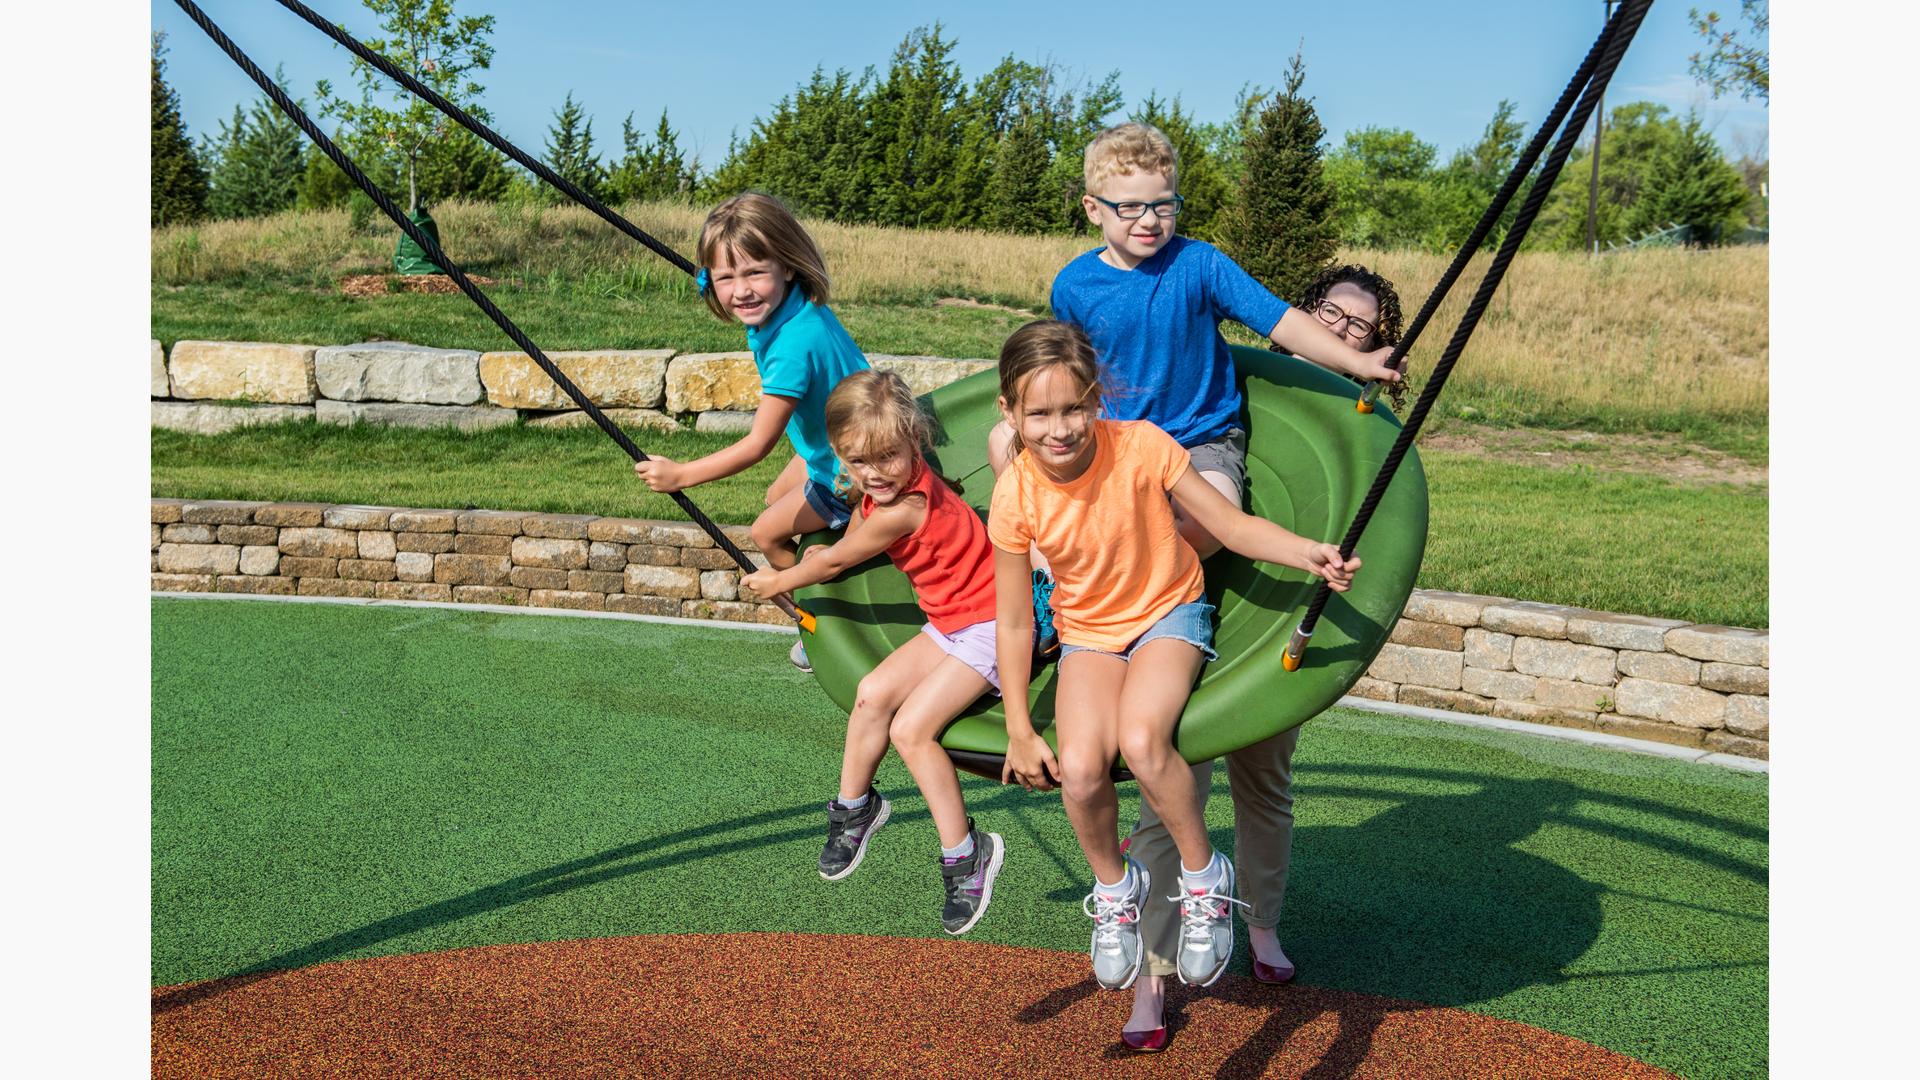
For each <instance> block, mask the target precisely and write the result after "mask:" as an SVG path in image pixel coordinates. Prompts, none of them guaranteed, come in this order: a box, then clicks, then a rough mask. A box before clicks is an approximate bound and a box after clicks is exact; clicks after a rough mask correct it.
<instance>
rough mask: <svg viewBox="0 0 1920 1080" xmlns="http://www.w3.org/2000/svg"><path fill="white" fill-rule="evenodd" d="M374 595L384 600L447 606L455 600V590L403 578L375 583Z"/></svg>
mask: <svg viewBox="0 0 1920 1080" xmlns="http://www.w3.org/2000/svg"><path fill="white" fill-rule="evenodd" d="M373 595H375V596H377V597H379V598H380V599H382V600H429V601H435V602H438V603H442V604H445V603H449V602H451V601H452V600H453V588H452V587H451V586H448V585H435V584H434V583H432V582H430V581H415V580H412V579H410V578H405V577H403V578H401V580H399V581H381V582H377V583H375V584H374V586H373Z"/></svg>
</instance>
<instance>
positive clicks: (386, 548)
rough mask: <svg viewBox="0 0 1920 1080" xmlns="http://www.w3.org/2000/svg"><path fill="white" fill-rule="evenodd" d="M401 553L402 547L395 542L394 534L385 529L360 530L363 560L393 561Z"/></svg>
mask: <svg viewBox="0 0 1920 1080" xmlns="http://www.w3.org/2000/svg"><path fill="white" fill-rule="evenodd" d="M399 553H400V546H399V544H398V543H396V542H395V540H394V534H393V533H390V532H387V531H386V530H385V529H362V530H360V557H361V558H363V559H387V560H391V559H392V558H393V557H394V556H395V555H397V554H399Z"/></svg>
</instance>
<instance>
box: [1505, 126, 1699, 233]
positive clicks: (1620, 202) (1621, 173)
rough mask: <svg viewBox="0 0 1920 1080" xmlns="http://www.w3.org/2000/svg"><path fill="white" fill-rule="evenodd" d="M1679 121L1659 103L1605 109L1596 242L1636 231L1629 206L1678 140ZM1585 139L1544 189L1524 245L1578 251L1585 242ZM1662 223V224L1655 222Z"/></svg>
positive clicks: (1589, 174) (1587, 177)
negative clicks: (1544, 195) (1548, 189)
mask: <svg viewBox="0 0 1920 1080" xmlns="http://www.w3.org/2000/svg"><path fill="white" fill-rule="evenodd" d="M1680 133H1681V124H1680V121H1679V120H1677V119H1675V118H1674V117H1673V116H1672V114H1670V113H1669V112H1668V111H1667V107H1666V106H1664V105H1656V104H1654V103H1653V102H1650V101H1630V102H1628V103H1626V104H1624V105H1620V106H1616V107H1615V108H1613V109H1610V110H1608V113H1607V126H1606V138H1605V142H1604V144H1603V146H1602V149H1601V153H1600V194H1599V198H1598V200H1597V205H1596V207H1595V216H1594V220H1595V235H1596V236H1597V237H1598V238H1599V240H1600V243H1602V244H1603V245H1604V244H1617V243H1624V242H1626V241H1629V240H1633V239H1635V238H1637V237H1638V236H1640V235H1641V233H1640V232H1639V231H1637V228H1636V226H1637V224H1638V221H1639V217H1638V216H1636V213H1635V209H1634V208H1635V206H1636V205H1637V204H1638V203H1639V201H1640V199H1641V197H1642V195H1643V194H1645V192H1646V191H1647V190H1648V188H1647V180H1648V177H1649V174H1650V173H1651V171H1652V169H1653V163H1654V161H1655V160H1656V159H1658V158H1659V157H1660V156H1661V155H1662V154H1664V153H1665V152H1666V148H1667V146H1668V145H1669V144H1670V143H1672V142H1674V141H1676V140H1678V139H1679V138H1680ZM1592 152H1593V147H1592V145H1591V144H1590V143H1589V144H1587V145H1583V146H1579V147H1576V148H1575V149H1574V152H1573V154H1572V155H1571V156H1570V157H1568V158H1567V164H1566V166H1565V167H1564V168H1562V169H1561V170H1560V179H1559V181H1558V182H1557V183H1555V184H1554V185H1553V190H1552V191H1551V192H1549V193H1548V195H1547V201H1546V203H1545V205H1544V206H1542V207H1541V209H1540V217H1539V218H1538V219H1537V220H1536V221H1535V222H1534V224H1533V228H1532V229H1531V230H1529V231H1528V233H1527V241H1526V246H1527V247H1529V248H1543V249H1548V250H1555V251H1582V250H1584V249H1585V248H1586V242H1587V192H1588V190H1589V188H1590V186H1591V177H1592V175H1593V170H1592V166H1591V164H1590V163H1589V162H1588V160H1587V157H1588V155H1589V154H1591V153H1592ZM1658 224H1659V225H1662V226H1664V225H1665V224H1666V222H1664V221H1662V222H1659V223H1658Z"/></svg>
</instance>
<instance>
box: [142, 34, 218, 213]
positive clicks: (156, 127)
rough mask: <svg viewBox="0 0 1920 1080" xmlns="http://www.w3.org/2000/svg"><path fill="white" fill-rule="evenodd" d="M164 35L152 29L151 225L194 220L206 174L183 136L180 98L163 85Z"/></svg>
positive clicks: (203, 203) (201, 209) (202, 204)
mask: <svg viewBox="0 0 1920 1080" xmlns="http://www.w3.org/2000/svg"><path fill="white" fill-rule="evenodd" d="M166 40H167V34H166V31H164V30H156V31H154V34H153V39H152V42H151V45H150V48H151V57H150V66H151V69H152V73H153V150H152V156H151V157H150V158H149V159H148V161H149V164H150V165H151V166H152V169H153V173H152V181H151V183H150V185H149V195H150V198H151V200H152V204H153V205H152V212H151V214H150V215H149V224H150V225H151V226H152V227H154V228H159V227H160V226H162V225H172V224H175V223H178V222H183V221H194V220H197V219H199V218H200V217H202V216H204V215H205V214H206V211H207V174H206V170H205V169H203V168H202V167H201V164H200V159H199V158H198V157H197V156H195V155H194V152H193V143H192V142H191V141H189V140H188V139H187V129H186V125H185V124H184V123H182V122H181V120H180V97H179V95H177V94H175V93H174V92H173V87H171V86H169V85H167V80H166V70H167V62H166V61H165V60H164V59H162V57H164V56H165V55H166V52H167V49H166Z"/></svg>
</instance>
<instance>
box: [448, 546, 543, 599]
mask: <svg viewBox="0 0 1920 1080" xmlns="http://www.w3.org/2000/svg"><path fill="white" fill-rule="evenodd" d="M443 557H444V556H443ZM453 602H454V603H456V604H511V605H513V606H515V607H524V606H525V605H526V602H527V590H525V589H515V588H511V587H508V586H504V585H499V586H496V585H455V586H454V587H453Z"/></svg>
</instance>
